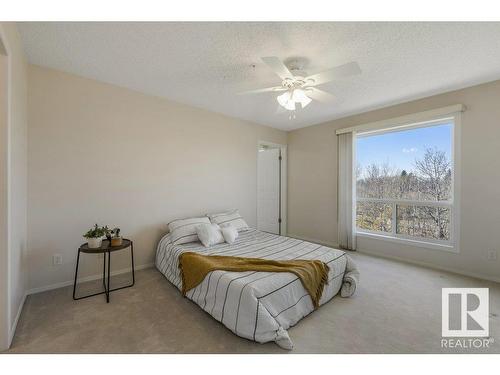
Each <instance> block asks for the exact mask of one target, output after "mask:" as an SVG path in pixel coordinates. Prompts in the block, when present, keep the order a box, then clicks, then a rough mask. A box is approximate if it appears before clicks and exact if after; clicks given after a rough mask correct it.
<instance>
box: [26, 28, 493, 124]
mask: <svg viewBox="0 0 500 375" xmlns="http://www.w3.org/2000/svg"><path fill="white" fill-rule="evenodd" d="M19 30H20V33H21V36H22V39H23V41H24V45H25V49H26V53H27V56H28V60H29V62H31V63H33V64H37V65H42V66H47V67H51V68H55V69H59V70H63V71H66V72H70V73H74V74H78V75H81V76H84V77H88V78H93V79H97V80H100V81H104V82H108V83H112V84H115V85H119V86H123V87H127V88H130V89H134V90H137V91H141V92H144V93H148V94H152V95H157V96H161V97H165V98H169V99H172V100H175V101H178V102H181V103H186V104H190V105H193V106H196V107H201V108H205V109H208V110H211V111H215V112H220V113H223V114H226V115H229V116H233V117H238V118H242V119H246V120H250V121H253V122H256V123H260V124H264V125H269V126H273V127H276V128H280V129H285V130H290V129H296V128H300V127H304V126H308V125H312V124H316V123H321V122H324V121H328V120H332V119H335V118H339V117H344V116H346V115H349V114H353V113H359V112H363V111H366V110H369V109H373V108H378V107H383V106H386V105H390V104H394V103H397V102H403V101H407V100H411V99H415V98H419V97H424V96H428V95H432V94H436V93H440V92H445V91H450V90H453V89H457V88H461V87H466V86H470V85H473V84H477V83H481V82H486V81H492V80H496V79H500V43H499V40H500V23H420V22H418V23H366V22H365V23H363V22H355V23H337V22H332V23H307V22H306V23H303V22H298V23H288V22H286V23H282V22H276V23H272V22H271V23H268V22H266V23H260V22H259V23H252V22H245V23H231V22H214V23H200V22H192V23H174V22H164V23H112V22H109V23H60V22H54V23H34V22H28V23H19ZM261 56H278V57H280V58H282V59H283V60H286V59H288V58H291V57H297V56H298V57H304V58H306V59H307V60H308V61H309V64H308V65H307V66H306V67H305V70H306V71H307V72H308V73H309V74H314V73H317V72H320V71H323V70H326V69H329V68H331V67H334V66H336V65H340V64H344V63H346V62H349V61H357V62H358V63H359V65H360V67H361V69H362V71H363V72H362V74H361V75H360V76H354V77H349V78H344V79H341V80H338V81H335V82H333V83H329V84H325V85H322V86H321V87H320V88H321V89H323V90H326V91H330V92H332V93H333V94H334V95H335V96H336V97H337V100H336V102H334V103H332V104H329V105H325V104H320V103H316V102H313V103H311V104H310V105H309V106H308V107H307V108H305V109H304V110H302V111H300V112H298V113H297V116H296V118H295V119H293V120H290V119H289V118H288V115H287V113H280V114H278V113H276V109H277V102H276V99H275V96H276V94H273V93H264V94H259V95H253V96H241V95H236V94H237V93H238V92H241V91H245V90H251V89H256V88H262V87H268V86H274V85H277V84H279V83H280V80H279V78H278V77H277V76H275V75H274V73H273V72H272V71H271V70H270V69H269V68H268V67H267V66H266V65H264V64H263V63H262V62H261V61H260V57H261ZM253 64H255V67H253V66H252V65H253Z"/></svg>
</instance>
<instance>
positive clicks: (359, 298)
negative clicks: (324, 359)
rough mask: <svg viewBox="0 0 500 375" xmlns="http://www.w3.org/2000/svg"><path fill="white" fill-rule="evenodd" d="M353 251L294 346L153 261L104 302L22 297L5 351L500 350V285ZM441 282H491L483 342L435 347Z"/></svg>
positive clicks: (57, 294)
mask: <svg viewBox="0 0 500 375" xmlns="http://www.w3.org/2000/svg"><path fill="white" fill-rule="evenodd" d="M352 256H353V258H354V259H355V260H356V262H357V263H358V266H359V268H360V271H361V283H360V286H359V288H358V290H357V293H356V295H355V296H353V297H352V298H346V299H344V298H340V297H335V298H334V299H333V300H332V301H330V302H329V303H327V304H326V305H324V306H322V307H321V308H320V309H319V310H318V311H316V312H315V313H313V314H310V315H309V316H307V317H306V318H305V319H303V320H302V321H300V322H299V323H298V324H297V325H296V326H295V327H292V328H290V330H289V333H290V337H291V338H292V340H293V341H294V344H295V348H294V350H293V351H291V352H287V351H284V350H282V349H280V348H279V347H278V346H277V345H275V344H274V343H268V344H264V345H263V344H258V343H255V342H252V341H248V340H246V339H242V338H239V337H237V336H235V335H234V334H233V333H232V332H230V331H229V330H228V329H226V328H225V327H224V326H223V325H221V324H220V323H218V322H217V321H215V320H214V319H213V318H211V317H210V316H209V315H208V314H207V313H205V312H203V311H202V310H201V309H200V308H198V306H196V305H195V304H194V303H192V302H190V301H189V300H187V299H185V298H182V296H181V295H180V293H179V291H178V290H177V289H176V288H175V287H174V286H172V285H171V284H170V283H169V282H168V281H167V280H166V279H165V278H164V277H163V275H161V274H160V273H159V272H158V271H157V270H156V269H147V270H143V271H139V272H137V273H136V285H135V286H134V287H133V288H128V289H123V290H120V291H117V292H114V293H113V294H112V295H111V302H110V303H109V304H106V303H105V297H104V296H103V295H101V296H96V297H92V298H88V299H84V300H80V301H73V300H72V298H71V293H72V288H71V287H66V288H61V289H57V290H52V291H48V292H44V293H39V294H35V295H30V296H28V298H27V300H26V303H25V306H24V309H23V312H22V314H21V317H20V320H19V324H18V327H17V331H16V334H15V337H14V341H13V344H12V347H11V349H10V350H9V352H10V353H438V352H449V353H464V352H473V353H477V352H488V353H500V317H499V315H500V284H497V283H492V282H487V281H482V280H478V279H473V278H469V277H464V276H460V275H456V274H452V273H447V272H442V271H436V270H431V269H427V268H423V267H419V266H414V265H410V264H406V263H401V262H397V261H392V260H387V259H381V258H376V257H371V256H367V255H363V254H359V253H355V254H353V255H352ZM120 278H121V279H123V277H120ZM113 282H114V284H115V285H118V284H119V283H122V282H126V280H119V279H118V278H116V279H114V280H113ZM112 284H113V283H112ZM98 287H99V284H98V283H88V285H85V286H84V288H85V289H88V290H90V289H91V288H98ZM443 287H488V288H490V336H491V337H492V338H493V339H494V342H493V343H492V344H491V345H490V346H491V347H490V349H485V350H482V351H481V350H460V349H443V348H441V288H443Z"/></svg>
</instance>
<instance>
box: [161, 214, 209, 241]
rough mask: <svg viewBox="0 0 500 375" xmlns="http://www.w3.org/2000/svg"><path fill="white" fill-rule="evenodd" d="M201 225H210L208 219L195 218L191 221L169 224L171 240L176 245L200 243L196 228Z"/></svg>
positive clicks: (184, 220)
mask: <svg viewBox="0 0 500 375" xmlns="http://www.w3.org/2000/svg"><path fill="white" fill-rule="evenodd" d="M200 224H210V220H208V218H206V217H193V218H190V219H181V220H174V221H171V222H170V223H168V229H169V230H170V239H171V240H172V243H173V244H174V245H180V244H183V243H188V242H195V241H198V235H197V234H196V227H197V226H198V225H200Z"/></svg>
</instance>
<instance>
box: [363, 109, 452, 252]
mask: <svg viewBox="0 0 500 375" xmlns="http://www.w3.org/2000/svg"><path fill="white" fill-rule="evenodd" d="M455 123H456V117H449V118H444V119H432V120H431V121H427V122H424V123H418V124H414V125H407V126H398V127H393V128H391V127H385V128H384V129H380V130H376V131H373V130H370V131H366V132H358V134H357V135H356V140H355V153H356V164H355V166H354V167H355V171H354V172H355V178H356V210H355V211H356V212H355V220H356V231H357V233H358V234H361V235H363V234H366V235H377V236H384V237H385V238H388V237H390V238H392V239H396V240H403V241H413V243H418V244H420V245H423V246H425V245H426V244H427V245H431V246H429V247H433V246H432V245H437V246H434V247H438V248H440V247H444V248H447V247H448V248H456V246H455V245H456V239H455V237H454V234H455V232H456V231H455V229H454V228H455V227H454V226H455V224H456V220H457V218H456V217H455V216H456V212H457V210H456V207H455V202H454V192H455V188H454V181H455V171H454V165H455V162H454V150H455V148H454V143H455V142H454V134H455V125H456V124H455Z"/></svg>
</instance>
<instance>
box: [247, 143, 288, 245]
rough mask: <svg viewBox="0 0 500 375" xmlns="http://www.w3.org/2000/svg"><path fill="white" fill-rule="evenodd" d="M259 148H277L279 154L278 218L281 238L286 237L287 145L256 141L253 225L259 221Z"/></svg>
mask: <svg viewBox="0 0 500 375" xmlns="http://www.w3.org/2000/svg"><path fill="white" fill-rule="evenodd" d="M261 146H268V147H273V148H279V149H280V153H281V171H280V172H281V181H280V185H281V189H280V190H281V191H280V198H281V199H280V208H281V212H280V216H281V224H280V233H281V235H282V236H286V233H287V231H286V230H287V212H288V211H287V202H288V199H287V191H288V189H287V180H288V174H287V171H288V154H287V145H283V144H280V143H273V142H268V141H258V142H257V154H256V159H257V161H256V163H257V178H256V185H255V191H256V195H255V197H256V199H255V213H256V216H255V219H256V222H255V225H256V226H257V220H258V219H259V212H258V199H259V149H260V148H261Z"/></svg>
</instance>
